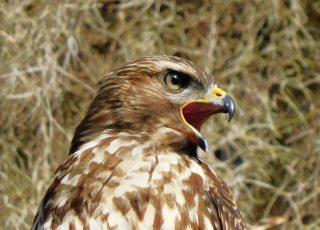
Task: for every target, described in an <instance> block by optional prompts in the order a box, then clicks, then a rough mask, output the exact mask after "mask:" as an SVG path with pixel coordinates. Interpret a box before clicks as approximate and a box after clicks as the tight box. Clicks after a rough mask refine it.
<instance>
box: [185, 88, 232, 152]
mask: <svg viewBox="0 0 320 230" xmlns="http://www.w3.org/2000/svg"><path fill="white" fill-rule="evenodd" d="M234 112H235V107H234V101H233V99H232V98H231V97H230V96H229V95H227V93H226V92H224V91H223V90H222V89H220V88H218V87H214V88H213V90H212V93H210V94H209V96H208V98H206V99H200V100H192V101H189V102H187V103H185V104H184V105H182V106H181V109H180V113H181V117H182V119H183V121H184V122H185V124H186V125H187V126H188V127H189V128H190V129H191V130H192V132H193V133H194V134H195V139H196V140H194V141H195V144H197V145H198V146H199V147H200V148H201V149H203V150H204V151H208V143H207V141H206V140H205V139H204V138H203V137H202V135H201V133H200V128H201V126H202V124H203V123H204V122H205V121H206V120H207V119H208V118H209V117H210V116H211V115H214V114H217V113H228V115H229V119H228V120H229V121H231V119H232V117H233V115H234Z"/></svg>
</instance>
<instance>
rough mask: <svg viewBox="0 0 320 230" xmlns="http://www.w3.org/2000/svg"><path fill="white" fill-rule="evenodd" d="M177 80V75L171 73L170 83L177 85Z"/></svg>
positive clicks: (178, 80)
mask: <svg viewBox="0 0 320 230" xmlns="http://www.w3.org/2000/svg"><path fill="white" fill-rule="evenodd" d="M179 82H180V79H179V77H178V76H177V75H172V77H171V83H172V84H173V85H178V84H179Z"/></svg>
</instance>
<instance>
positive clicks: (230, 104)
mask: <svg viewBox="0 0 320 230" xmlns="http://www.w3.org/2000/svg"><path fill="white" fill-rule="evenodd" d="M224 102H225V107H226V110H227V113H228V115H229V118H228V122H230V121H231V120H232V118H233V116H234V113H235V106H234V101H233V99H232V97H230V96H226V97H225V98H224Z"/></svg>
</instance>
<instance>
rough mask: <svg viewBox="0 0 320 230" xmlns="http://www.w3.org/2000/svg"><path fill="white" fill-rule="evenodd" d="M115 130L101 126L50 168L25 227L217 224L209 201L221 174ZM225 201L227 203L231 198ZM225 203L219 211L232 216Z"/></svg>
mask: <svg viewBox="0 0 320 230" xmlns="http://www.w3.org/2000/svg"><path fill="white" fill-rule="evenodd" d="M161 132H162V133H163V131H161ZM172 132H174V131H172ZM118 136H119V137H118V138H114V137H112V136H111V135H109V134H108V132H105V133H103V134H102V135H100V136H99V137H98V138H96V139H95V140H93V141H91V142H89V143H87V144H86V145H84V146H83V147H82V148H81V149H79V150H78V151H77V152H76V153H74V154H72V155H70V156H69V158H68V159H67V160H66V161H65V162H64V163H63V164H62V165H61V166H60V167H59V168H58V169H57V171H56V177H55V180H54V182H53V184H52V185H51V187H50V188H49V190H48V192H47V194H46V196H45V197H44V199H43V201H42V204H41V206H40V208H39V210H38V213H37V216H36V219H35V224H34V227H33V229H64V228H65V227H66V228H70V229H72V228H74V229H88V228H89V229H113V228H116V229H118V228H121V229H174V228H177V229H180V228H181V226H184V228H186V229H219V228H220V227H221V226H224V223H223V222H222V221H223V220H220V219H219V218H220V217H221V211H219V208H220V206H221V207H222V204H219V203H216V202H213V201H212V199H213V197H214V196H217V194H218V195H219V191H217V189H216V188H217V187H216V186H217V184H219V185H220V184H221V180H220V179H219V178H218V177H216V175H215V174H214V173H213V171H211V169H210V168H209V167H208V166H206V165H205V164H204V163H203V162H201V161H200V160H197V159H194V158H193V157H191V156H188V155H181V154H178V153H176V152H172V151H170V149H167V150H166V149H162V150H161V151H160V150H159V149H158V148H156V147H155V144H154V143H152V141H145V142H144V143H141V142H139V138H135V137H133V136H130V135H125V134H119V135H118ZM137 139H138V140H137ZM140 139H141V140H140V141H143V138H140ZM229 192H230V191H229V190H228V189H227V193H226V194H224V195H225V196H227V197H228V196H230V195H232V194H230V195H229V194H228V193H229ZM230 200H231V201H232V199H230ZM230 205H231V206H235V204H234V203H233V201H232V202H231V203H230ZM235 207H236V206H235ZM232 210H233V207H231V211H227V212H230V213H229V215H230V217H236V216H237V214H238V213H237V212H234V213H233V211H232ZM239 224H240V222H239ZM236 225H237V223H236V222H235V226H236ZM40 226H42V228H40ZM239 226H240V225H239Z"/></svg>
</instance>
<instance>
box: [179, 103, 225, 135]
mask: <svg viewBox="0 0 320 230" xmlns="http://www.w3.org/2000/svg"><path fill="white" fill-rule="evenodd" d="M222 110H223V109H222V108H221V107H220V106H218V105H214V104H212V103H210V102H205V101H204V102H202V101H193V102H190V103H188V104H187V105H185V106H183V107H182V115H183V117H184V119H185V121H186V122H187V123H188V124H189V125H191V126H192V127H194V128H195V129H197V130H198V131H200V128H201V126H202V125H203V123H204V122H205V121H206V120H207V119H208V118H209V117H210V116H211V115H213V114H216V113H220V112H223V111H222Z"/></svg>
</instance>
